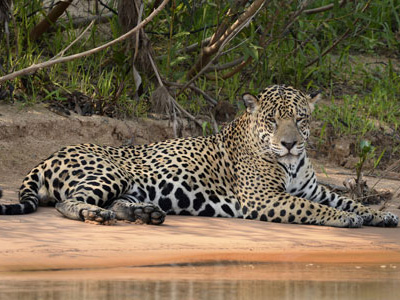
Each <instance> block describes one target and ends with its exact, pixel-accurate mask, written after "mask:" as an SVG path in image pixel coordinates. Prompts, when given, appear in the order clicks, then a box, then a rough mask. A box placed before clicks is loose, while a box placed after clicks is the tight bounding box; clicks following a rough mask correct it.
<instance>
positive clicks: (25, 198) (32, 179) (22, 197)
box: [0, 169, 40, 215]
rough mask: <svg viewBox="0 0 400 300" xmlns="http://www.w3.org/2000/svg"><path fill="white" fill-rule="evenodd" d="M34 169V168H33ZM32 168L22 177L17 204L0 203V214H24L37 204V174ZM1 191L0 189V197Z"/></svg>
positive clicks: (34, 209) (31, 210) (30, 211)
mask: <svg viewBox="0 0 400 300" xmlns="http://www.w3.org/2000/svg"><path fill="white" fill-rule="evenodd" d="M34 170H35V169H34ZM34 170H33V171H32V172H31V173H30V174H29V175H28V176H27V177H26V178H25V179H24V182H23V183H22V186H21V188H20V191H19V204H0V215H24V214H29V213H32V212H35V211H36V210H37V208H38V206H39V186H40V182H39V174H37V173H34ZM2 194H3V192H2V191H1V190H0V198H1V196H2Z"/></svg>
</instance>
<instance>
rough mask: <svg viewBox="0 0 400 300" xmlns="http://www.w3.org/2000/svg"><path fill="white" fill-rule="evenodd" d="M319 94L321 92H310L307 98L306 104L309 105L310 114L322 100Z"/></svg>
mask: <svg viewBox="0 0 400 300" xmlns="http://www.w3.org/2000/svg"><path fill="white" fill-rule="evenodd" d="M321 92H322V91H321V90H319V91H315V92H312V93H311V94H309V95H308V96H309V100H308V104H309V105H310V108H311V112H313V111H314V109H315V105H316V104H317V102H318V101H319V100H321V99H322V96H321Z"/></svg>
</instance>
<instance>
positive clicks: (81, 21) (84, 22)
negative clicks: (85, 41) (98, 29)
mask: <svg viewBox="0 0 400 300" xmlns="http://www.w3.org/2000/svg"><path fill="white" fill-rule="evenodd" d="M113 16H114V13H112V12H109V13H106V14H103V15H99V16H87V17H76V18H73V19H72V20H71V26H72V28H74V29H76V28H79V27H84V26H88V25H89V24H90V23H91V22H92V21H95V23H97V24H101V23H106V22H108V21H109V20H110V19H111V18H112V17H113ZM57 27H58V26H54V27H52V28H51V29H49V30H48V31H50V32H51V31H54V30H56V29H58V28H57ZM61 30H63V28H61Z"/></svg>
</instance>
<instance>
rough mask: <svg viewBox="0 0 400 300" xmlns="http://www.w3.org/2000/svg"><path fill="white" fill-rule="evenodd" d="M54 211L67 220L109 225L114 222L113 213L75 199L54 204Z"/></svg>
mask: <svg viewBox="0 0 400 300" xmlns="http://www.w3.org/2000/svg"><path fill="white" fill-rule="evenodd" d="M56 209H57V211H58V212H60V213H61V214H62V215H64V216H65V217H67V218H69V219H73V220H80V221H84V222H86V223H93V224H102V225H111V224H114V223H115V222H116V219H115V213H114V212H113V211H111V210H107V209H104V208H101V207H99V206H96V205H92V204H88V203H85V202H82V201H78V200H76V199H67V200H65V201H62V202H59V203H57V204H56Z"/></svg>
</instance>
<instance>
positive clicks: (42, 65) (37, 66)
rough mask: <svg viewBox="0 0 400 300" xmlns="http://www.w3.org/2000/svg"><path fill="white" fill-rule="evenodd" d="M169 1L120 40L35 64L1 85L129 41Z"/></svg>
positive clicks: (163, 3)
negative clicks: (126, 40)
mask: <svg viewBox="0 0 400 300" xmlns="http://www.w3.org/2000/svg"><path fill="white" fill-rule="evenodd" d="M168 1H169V0H164V1H163V2H162V3H161V4H160V6H159V7H158V8H157V9H155V10H154V11H153V12H152V13H151V14H150V15H149V16H148V17H147V18H146V19H144V20H143V22H141V23H140V24H139V25H138V26H136V27H135V28H132V29H131V30H129V31H128V32H127V33H125V34H123V35H121V36H120V37H119V38H116V39H115V40H112V41H110V42H108V43H106V44H104V45H102V46H99V47H97V48H94V49H91V50H88V51H84V52H81V53H77V54H73V55H70V56H65V57H61V58H58V59H55V60H51V61H46V62H43V63H39V64H33V65H31V66H29V67H27V68H24V69H22V70H19V71H16V72H13V73H11V74H7V75H5V76H2V77H0V83H1V82H3V81H6V80H10V79H14V78H16V77H18V76H21V75H26V74H30V73H32V72H34V71H37V70H40V69H42V68H48V67H50V66H52V65H55V64H58V63H64V62H68V61H71V60H74V59H77V58H81V57H85V56H88V55H91V54H93V53H97V52H99V51H101V50H103V49H106V48H108V47H110V46H112V45H114V44H116V43H118V42H120V41H123V40H125V39H127V38H128V37H130V36H131V35H132V34H134V33H135V32H137V31H138V30H140V29H142V28H143V27H144V26H146V25H147V24H148V23H149V22H150V21H151V20H152V19H153V18H154V17H155V16H156V15H157V14H159V13H160V11H161V10H162V9H163V8H164V7H165V5H167V3H168Z"/></svg>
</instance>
